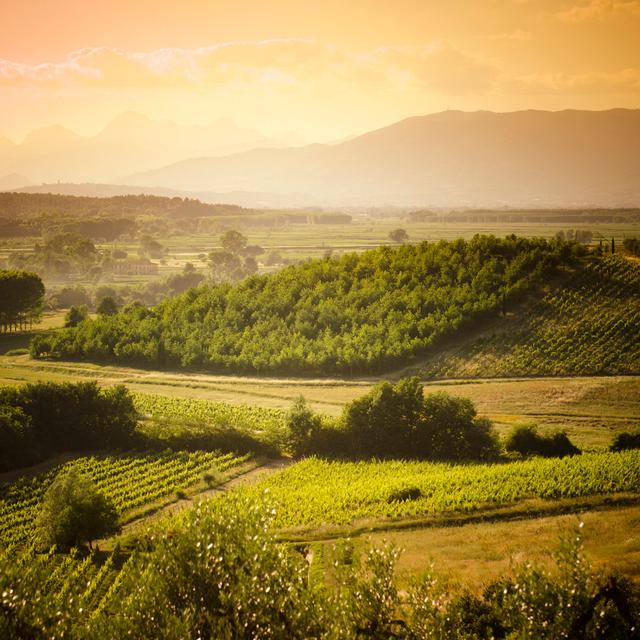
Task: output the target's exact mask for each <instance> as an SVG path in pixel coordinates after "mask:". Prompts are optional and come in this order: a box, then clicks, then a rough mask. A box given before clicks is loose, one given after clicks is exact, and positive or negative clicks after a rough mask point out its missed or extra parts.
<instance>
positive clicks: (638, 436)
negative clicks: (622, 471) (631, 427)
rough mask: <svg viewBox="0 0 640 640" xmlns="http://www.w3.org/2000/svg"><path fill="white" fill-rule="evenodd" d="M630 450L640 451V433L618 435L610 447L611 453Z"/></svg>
mask: <svg viewBox="0 0 640 640" xmlns="http://www.w3.org/2000/svg"><path fill="white" fill-rule="evenodd" d="M628 449H640V431H636V432H635V433H626V432H625V433H617V434H616V435H615V436H614V438H613V442H612V443H611V446H610V447H609V451H627V450H628Z"/></svg>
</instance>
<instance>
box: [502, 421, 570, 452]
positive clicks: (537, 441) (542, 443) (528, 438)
mask: <svg viewBox="0 0 640 640" xmlns="http://www.w3.org/2000/svg"><path fill="white" fill-rule="evenodd" d="M505 449H506V450H507V451H508V452H510V453H519V454H521V455H523V456H530V455H535V456H543V457H544V458H564V456H573V455H576V454H579V453H580V449H578V447H576V446H575V445H574V444H572V442H571V441H570V440H569V438H568V437H567V434H566V433H564V432H562V431H558V432H556V433H552V434H550V435H541V434H539V433H538V430H537V428H536V427H535V426H533V425H519V426H517V427H514V428H513V429H512V431H511V433H510V434H509V435H508V436H507V440H506V442H505Z"/></svg>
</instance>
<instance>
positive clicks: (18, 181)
mask: <svg viewBox="0 0 640 640" xmlns="http://www.w3.org/2000/svg"><path fill="white" fill-rule="evenodd" d="M31 184H33V183H32V182H31V180H29V178H25V176H21V175H20V174H19V173H10V174H9V175H6V176H0V191H13V190H15V189H19V188H20V187H28V186H29V185H31Z"/></svg>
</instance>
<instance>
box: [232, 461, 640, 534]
mask: <svg viewBox="0 0 640 640" xmlns="http://www.w3.org/2000/svg"><path fill="white" fill-rule="evenodd" d="M639 487H640V451H629V452H624V453H597V454H583V455H581V456H574V457H571V458H564V459H562V460H557V459H554V460H551V459H542V458H538V459H534V460H529V461H524V462H511V463H507V464H482V465H480V464H478V465H473V464H469V465H452V464H445V463H429V462H405V461H390V462H328V461H323V460H319V459H315V458H309V459H307V460H304V461H302V462H300V463H298V464H296V465H295V466H293V467H290V468H289V469H286V470H284V471H282V472H281V473H279V474H277V475H274V476H272V477H270V478H268V479H266V480H265V481H263V482H261V483H260V484H259V485H256V486H254V487H249V488H246V489H244V491H246V492H247V493H249V494H252V495H254V496H256V497H258V496H259V495H261V494H263V493H265V492H267V495H268V496H269V500H271V501H272V503H273V505H274V507H275V509H276V519H275V525H276V526H278V527H295V526H303V525H306V526H322V525H325V524H348V523H351V522H353V521H355V520H358V519H361V518H400V517H407V516H419V515H429V514H436V513H450V512H459V511H473V510H476V509H479V508H481V507H484V506H487V505H493V506H504V505H509V504H512V503H514V502H517V501H519V500H523V499H527V498H542V499H549V500H551V499H560V498H575V497H581V496H590V495H597V494H609V493H615V492H621V491H637V490H638V488H639Z"/></svg>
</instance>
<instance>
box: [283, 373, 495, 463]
mask: <svg viewBox="0 0 640 640" xmlns="http://www.w3.org/2000/svg"><path fill="white" fill-rule="evenodd" d="M287 432H288V434H289V441H288V445H289V449H290V450H291V452H292V453H293V454H294V455H296V456H302V455H312V454H318V455H328V456H337V457H348V458H372V457H373V458H405V459H407V458H418V459H431V460H483V459H485V460H486V459H491V458H496V457H497V456H498V455H499V454H500V444H499V441H498V437H497V435H496V433H495V431H494V429H493V427H492V425H491V423H490V422H489V421H488V420H485V419H483V418H479V417H478V416H477V412H476V409H475V407H474V405H473V403H472V402H471V401H470V400H468V399H467V398H457V397H454V396H451V395H449V394H448V393H445V392H443V391H441V392H437V393H431V394H429V395H427V396H425V395H424V390H423V387H422V384H421V383H420V380H419V379H418V378H415V377H414V378H404V379H402V380H400V381H399V382H397V383H396V384H395V385H392V384H390V383H389V382H381V383H379V384H377V385H376V386H374V387H373V389H372V390H371V391H370V392H369V393H367V394H365V395H363V396H361V397H360V398H356V399H355V400H353V401H352V402H350V403H349V404H347V405H346V406H345V408H344V411H343V413H342V416H341V418H340V419H338V420H337V421H335V422H333V423H330V424H323V423H322V420H321V418H320V416H318V415H315V414H313V412H312V411H311V410H310V409H309V408H308V407H307V406H306V404H305V403H304V401H303V399H298V400H296V402H295V403H294V405H293V407H292V409H291V411H290V412H289V416H288V420H287Z"/></svg>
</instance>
